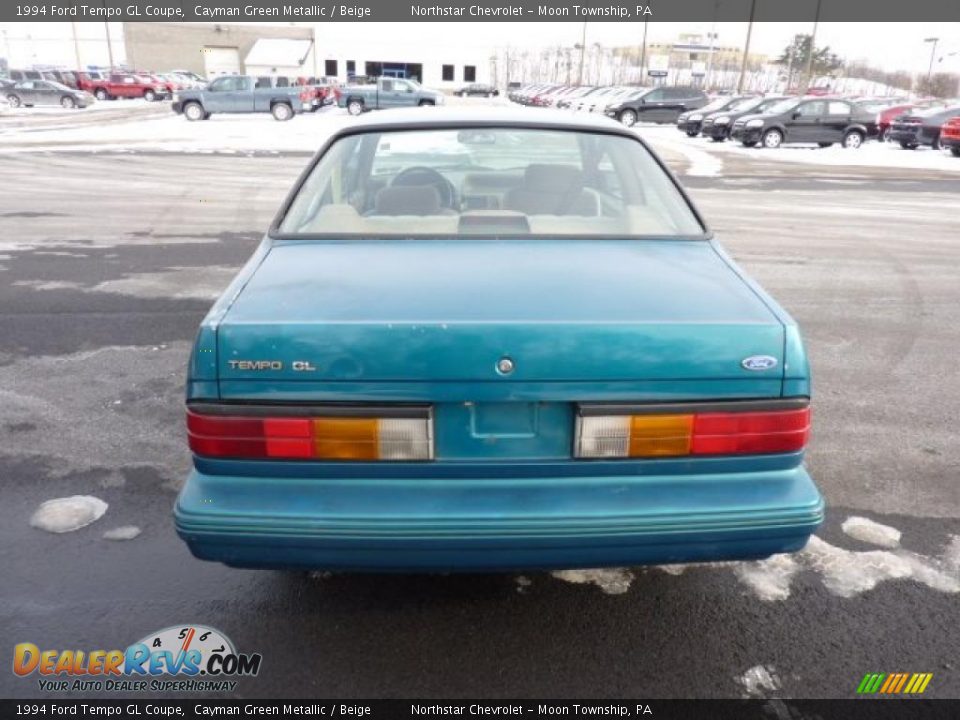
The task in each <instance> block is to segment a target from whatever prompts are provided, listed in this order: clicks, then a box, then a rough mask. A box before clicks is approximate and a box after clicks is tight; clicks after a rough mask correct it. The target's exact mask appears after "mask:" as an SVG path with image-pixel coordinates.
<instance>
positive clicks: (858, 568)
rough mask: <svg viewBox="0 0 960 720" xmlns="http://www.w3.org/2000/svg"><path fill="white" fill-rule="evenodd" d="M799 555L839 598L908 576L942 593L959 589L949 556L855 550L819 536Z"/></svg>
mask: <svg viewBox="0 0 960 720" xmlns="http://www.w3.org/2000/svg"><path fill="white" fill-rule="evenodd" d="M951 551H952V545H951ZM798 557H799V558H800V559H801V561H802V562H804V564H807V565H809V566H810V567H811V568H813V569H814V570H815V571H816V572H817V573H819V574H820V576H821V577H822V578H823V584H824V586H825V587H826V588H827V590H829V591H830V592H832V593H834V594H835V595H839V596H840V597H853V596H854V595H859V594H860V593H862V592H866V591H867V590H872V589H873V588H874V587H876V586H877V584H878V583H880V582H882V581H884V580H903V579H907V578H912V579H914V580H916V581H917V582H920V583H923V584H924V585H926V586H927V587H929V588H932V589H933V590H938V591H940V592H949V593H956V592H960V578H958V577H957V576H956V574H955V573H954V574H949V569H950V568H949V564H948V561H947V560H946V559H944V560H941V561H937V560H934V559H932V558H928V557H924V556H922V555H917V554H915V553H911V552H906V551H899V552H896V553H893V552H890V551H887V550H871V551H869V552H855V551H852V550H844V549H843V548H838V547H835V546H833V545H831V544H830V543H828V542H826V541H824V540H821V539H820V538H818V537H816V536H814V537H811V538H810V542H809V543H807V546H806V547H805V548H804V549H803V550H802V551H800V553H799V554H798Z"/></svg>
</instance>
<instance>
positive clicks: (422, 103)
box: [417, 100, 436, 107]
mask: <svg viewBox="0 0 960 720" xmlns="http://www.w3.org/2000/svg"><path fill="white" fill-rule="evenodd" d="M434 105H436V103H435V102H434V101H433V100H421V101H420V102H418V103H417V107H433V106H434Z"/></svg>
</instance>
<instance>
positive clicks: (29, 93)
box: [8, 80, 37, 105]
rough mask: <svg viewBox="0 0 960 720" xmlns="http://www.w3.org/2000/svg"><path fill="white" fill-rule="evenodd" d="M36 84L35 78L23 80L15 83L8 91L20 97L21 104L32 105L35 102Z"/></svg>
mask: <svg viewBox="0 0 960 720" xmlns="http://www.w3.org/2000/svg"><path fill="white" fill-rule="evenodd" d="M36 84H37V81H36V80H24V81H23V82H19V83H17V85H16V86H15V87H14V88H12V92H10V93H8V94H10V95H16V96H17V97H18V98H20V104H21V105H33V104H34V103H35V102H36V96H37V95H36V90H35V89H34V85H36Z"/></svg>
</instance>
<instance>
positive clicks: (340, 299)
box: [217, 240, 784, 396]
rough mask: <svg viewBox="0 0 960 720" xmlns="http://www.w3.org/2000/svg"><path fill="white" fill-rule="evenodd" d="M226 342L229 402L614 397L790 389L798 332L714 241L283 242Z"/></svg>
mask: <svg viewBox="0 0 960 720" xmlns="http://www.w3.org/2000/svg"><path fill="white" fill-rule="evenodd" d="M217 343H218V346H217V356H218V360H217V366H218V373H219V379H220V383H221V387H222V388H224V389H225V392H224V393H223V394H224V396H229V395H231V394H242V393H244V392H246V391H247V390H245V388H246V389H249V387H250V383H256V382H270V383H278V382H284V383H287V382H302V383H313V384H317V383H321V384H324V385H325V386H330V385H332V384H335V383H354V384H356V383H363V384H364V385H365V386H367V387H369V384H371V383H373V384H376V383H394V384H395V383H416V382H420V383H424V382H429V383H474V384H477V383H499V384H511V383H528V384H529V383H554V384H557V383H560V384H562V383H567V384H577V386H578V387H583V386H584V385H590V384H593V385H595V386H596V387H597V388H600V387H601V386H602V387H604V388H605V389H609V387H611V386H615V385H616V384H617V383H637V382H638V381H660V380H669V381H677V382H685V381H704V380H707V381H732V382H742V381H755V380H766V381H771V380H774V379H776V380H779V379H780V378H782V376H783V375H782V373H783V370H782V365H783V357H782V356H783V347H784V330H783V326H782V325H781V323H780V322H779V321H778V319H777V318H776V316H775V315H774V314H773V313H772V312H771V311H770V309H769V308H768V307H767V306H766V305H765V304H764V302H763V301H762V300H761V299H760V298H759V297H758V296H757V294H756V293H754V292H753V290H752V289H751V288H750V286H749V285H747V284H746V283H745V282H744V281H743V279H742V278H741V277H740V276H739V275H738V274H737V273H736V272H735V271H734V270H733V269H732V268H731V267H730V266H729V265H728V263H727V262H726V261H724V259H723V258H721V257H720V255H718V253H717V252H716V250H715V249H714V248H713V246H712V245H711V244H710V243H709V242H705V241H676V240H671V241H627V240H589V241H585V240H511V241H498V240H455V241H439V240H437V241H432V240H429V241H414V240H390V241H336V242H334V241H283V242H277V243H275V245H274V247H273V248H272V250H271V251H270V253H269V254H268V255H267V257H266V258H265V259H264V261H263V262H262V264H261V265H260V267H259V268H258V269H257V271H256V272H255V273H254V275H253V277H252V278H251V279H250V281H249V282H248V283H247V285H246V286H245V288H244V289H243V291H242V292H241V293H240V294H239V296H238V297H237V298H236V300H235V301H234V303H233V305H232V306H231V307H230V309H229V311H228V312H227V313H226V315H225V317H224V318H223V320H222V321H221V323H220V326H219V328H218V331H217ZM757 356H762V357H764V358H766V359H765V360H764V361H762V362H759V363H757V364H756V366H754V367H749V368H748V367H745V366H744V360H745V359H746V358H751V357H757ZM505 360H508V361H509V362H503V361H505ZM748 365H749V363H748ZM237 381H243V382H237ZM393 394H395V393H393Z"/></svg>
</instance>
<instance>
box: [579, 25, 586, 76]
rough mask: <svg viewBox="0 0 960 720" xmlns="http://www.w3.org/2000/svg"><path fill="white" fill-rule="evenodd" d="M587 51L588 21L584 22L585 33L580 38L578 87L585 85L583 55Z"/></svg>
mask: <svg viewBox="0 0 960 720" xmlns="http://www.w3.org/2000/svg"><path fill="white" fill-rule="evenodd" d="M586 51H587V21H586V20H584V21H583V33H582V34H581V36H580V72H579V73H577V85H583V54H584V53H585V52H586Z"/></svg>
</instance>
